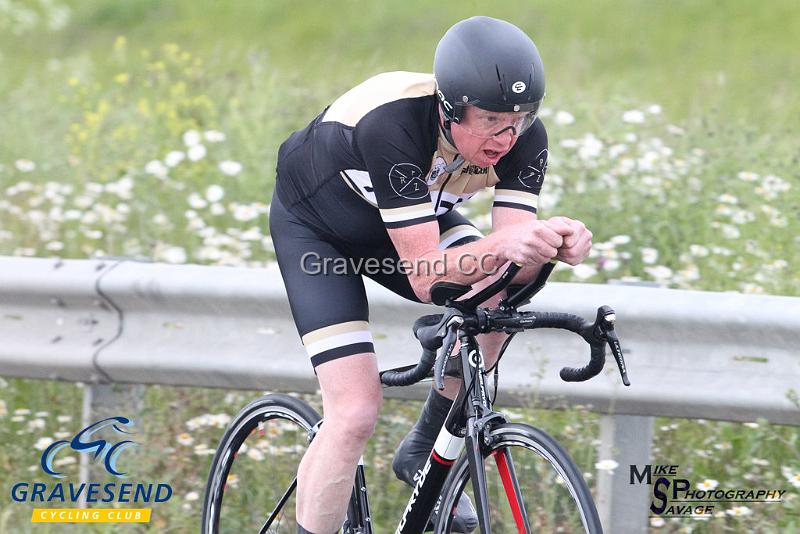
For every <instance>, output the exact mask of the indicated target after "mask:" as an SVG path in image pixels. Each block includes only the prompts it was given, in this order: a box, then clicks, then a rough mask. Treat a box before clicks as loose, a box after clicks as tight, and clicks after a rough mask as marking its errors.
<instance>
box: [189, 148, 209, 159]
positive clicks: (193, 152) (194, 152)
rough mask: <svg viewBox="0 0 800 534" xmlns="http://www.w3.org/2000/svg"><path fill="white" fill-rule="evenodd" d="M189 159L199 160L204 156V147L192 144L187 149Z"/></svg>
mask: <svg viewBox="0 0 800 534" xmlns="http://www.w3.org/2000/svg"><path fill="white" fill-rule="evenodd" d="M187 153H188V155H189V159H190V160H192V161H200V160H201V159H203V158H204V157H206V147H205V146H203V145H193V146H190V147H189V150H188V151H187Z"/></svg>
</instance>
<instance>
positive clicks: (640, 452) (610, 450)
mask: <svg viewBox="0 0 800 534" xmlns="http://www.w3.org/2000/svg"><path fill="white" fill-rule="evenodd" d="M653 421H654V418H653V417H647V416H638V415H604V416H603V417H602V418H601V421H600V446H599V448H598V459H599V460H601V461H602V460H614V461H615V462H617V464H619V465H618V466H617V467H616V469H614V470H613V471H608V470H602V469H599V470H598V471H597V493H598V499H597V511H598V513H599V514H600V521H601V522H602V523H603V530H604V531H605V532H610V533H616V532H624V533H625V534H640V533H641V534H646V533H647V530H648V522H647V515H648V513H647V511H648V509H649V506H650V486H648V485H647V484H634V485H631V484H630V480H629V472H630V465H631V464H636V465H638V466H640V468H641V466H643V465H644V464H649V463H650V449H651V446H652V443H653Z"/></svg>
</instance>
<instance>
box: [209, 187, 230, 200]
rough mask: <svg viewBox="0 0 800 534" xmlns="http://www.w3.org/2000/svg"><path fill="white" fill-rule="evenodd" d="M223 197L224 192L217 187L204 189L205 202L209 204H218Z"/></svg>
mask: <svg viewBox="0 0 800 534" xmlns="http://www.w3.org/2000/svg"><path fill="white" fill-rule="evenodd" d="M224 196H225V190H224V189H223V188H222V187H221V186H219V185H216V184H214V185H210V186H208V189H206V200H208V201H209V202H219V201H220V200H222V197H224Z"/></svg>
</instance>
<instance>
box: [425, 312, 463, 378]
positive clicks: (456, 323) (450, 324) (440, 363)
mask: <svg viewBox="0 0 800 534" xmlns="http://www.w3.org/2000/svg"><path fill="white" fill-rule="evenodd" d="M462 324H464V318H463V317H461V316H460V315H454V316H453V317H452V318H451V319H450V320H449V321H447V324H446V325H445V326H446V328H447V329H448V330H447V334H446V335H445V337H444V340H443V341H442V347H441V348H440V349H439V352H438V353H437V355H436V363H435V364H434V366H433V382H434V384H435V385H436V389H438V390H439V391H442V390H443V389H444V370H445V364H446V363H447V358H449V357H450V353H451V352H453V347H455V345H456V339H457V333H458V329H459V327H460V326H461V325H462Z"/></svg>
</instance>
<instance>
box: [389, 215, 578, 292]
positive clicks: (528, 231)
mask: <svg viewBox="0 0 800 534" xmlns="http://www.w3.org/2000/svg"><path fill="white" fill-rule="evenodd" d="M496 212H499V214H497V215H496ZM506 212H520V213H521V214H524V215H516V214H510V213H506ZM496 218H497V220H496V221H495V219H496ZM492 219H493V220H492V232H491V233H490V234H489V235H488V236H486V237H485V238H483V239H480V240H478V241H474V242H472V243H467V244H465V245H462V246H459V247H454V248H450V249H447V250H439V249H438V244H439V228H438V224H437V223H436V222H433V221H432V222H428V223H422V224H417V225H414V226H409V227H405V228H393V229H387V231H388V232H389V237H390V238H391V239H392V243H393V244H394V246H395V249H396V250H397V252H398V255H399V256H400V259H401V260H404V261H405V262H409V263H410V264H411V265H421V266H423V267H427V268H421V269H420V268H414V269H412V271H411V272H410V273H409V281H410V283H411V286H412V288H413V289H414V292H415V293H416V295H417V297H419V299H420V300H422V301H423V302H430V300H431V297H430V288H431V286H432V285H433V284H434V283H436V282H438V281H441V280H447V281H449V282H455V283H459V284H467V285H472V284H475V283H476V282H479V281H480V280H482V279H484V278H486V277H487V276H489V275H490V274H492V273H495V272H497V271H499V270H501V269H502V268H503V266H504V265H505V264H506V263H507V262H509V261H514V262H517V263H520V264H522V265H524V266H530V267H531V268H535V269H537V271H536V272H538V268H539V267H540V266H541V265H543V264H544V263H547V262H548V261H549V260H550V259H551V258H554V257H555V256H556V254H557V253H558V249H559V248H560V247H561V246H562V245H563V238H562V236H561V234H560V233H559V232H563V233H569V229H568V228H567V226H566V225H565V224H564V223H555V229H554V227H553V226H554V225H553V224H550V223H545V222H542V221H538V220H536V216H535V215H534V214H532V213H528V212H524V211H523V210H515V209H513V208H493V210H492ZM559 224H560V225H561V226H559ZM442 264H443V265H444V268H438V269H434V268H433V267H434V266H435V265H442ZM441 273H444V274H441Z"/></svg>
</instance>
